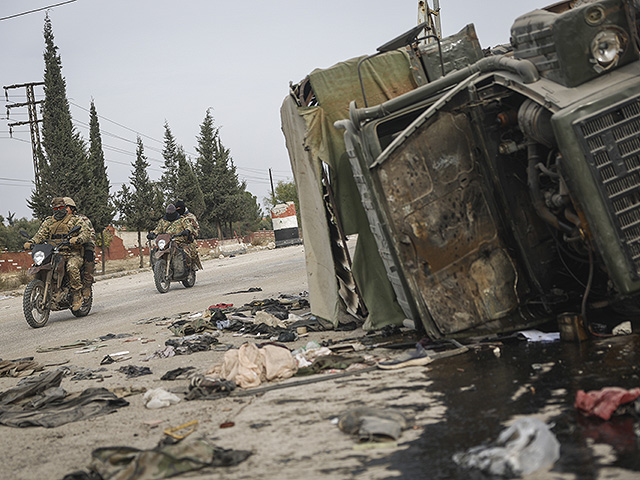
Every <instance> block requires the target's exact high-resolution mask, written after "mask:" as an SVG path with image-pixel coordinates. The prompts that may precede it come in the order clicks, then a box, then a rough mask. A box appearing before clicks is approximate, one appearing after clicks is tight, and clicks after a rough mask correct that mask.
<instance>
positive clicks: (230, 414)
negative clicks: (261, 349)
mask: <svg viewBox="0 0 640 480" xmlns="http://www.w3.org/2000/svg"><path fill="white" fill-rule="evenodd" d="M296 249H297V250H294V249H292V250H291V252H293V254H295V255H301V254H302V249H301V247H299V248H298V247H296ZM267 255H273V254H269V253H265V254H263V256H261V254H260V252H257V253H255V254H249V255H243V256H242V257H243V258H241V259H239V260H238V261H242V262H247V268H252V267H251V263H252V262H254V261H257V262H261V263H263V262H264V260H263V258H265V257H266V256H267ZM289 256H290V255H289ZM223 263H224V261H223V260H215V261H211V262H209V263H208V264H207V265H206V266H205V267H206V270H208V271H210V270H213V269H216V268H218V269H220V270H221V269H223V268H224V265H223ZM236 265H237V264H236ZM236 268H237V267H236ZM253 268H256V267H253ZM268 269H269V270H270V271H272V272H273V270H274V269H273V268H268ZM290 271H291V272H295V274H293V276H294V277H295V278H293V279H291V278H289V279H288V281H290V282H292V283H293V284H295V285H299V287H300V288H297V289H293V288H291V287H289V289H290V291H289V292H284V293H289V294H291V295H293V296H296V295H299V294H300V292H302V291H304V289H305V288H306V277H305V275H304V269H302V270H301V271H300V270H298V269H295V270H294V269H290ZM301 272H302V273H301ZM144 273H145V272H142V275H134V277H133V278H130V279H127V278H125V277H123V278H112V279H111V280H109V282H98V284H96V288H97V289H99V288H105V287H104V283H115V282H136V283H137V282H141V281H145V282H150V279H148V278H147V277H148V275H144ZM285 274H286V272H284V273H283V274H282V275H285ZM143 275H144V276H143ZM274 275H276V274H275V273H274ZM289 276H292V274H290V275H289ZM274 278H279V277H274ZM201 282H203V283H206V279H204V278H203V279H202V280H201ZM282 284H287V283H286V281H285V280H284V279H283V280H282ZM289 285H290V284H289ZM176 288H181V287H176ZM225 288H227V289H228V290H231V289H233V288H234V286H233V285H232V284H228V285H226V286H225ZM147 291H148V290H147ZM272 293H273V292H271V291H269V290H268V289H267V291H265V292H257V293H253V294H252V295H251V296H250V297H247V296H246V294H245V296H244V297H243V294H237V295H236V296H235V297H234V296H231V297H225V298H229V299H230V300H225V301H230V302H234V303H235V304H236V305H241V304H242V299H243V298H247V299H248V300H249V299H255V298H267V297H270V296H273V295H272ZM171 294H174V295H176V292H170V293H169V294H168V295H171ZM261 295H262V296H261ZM105 296H106V294H102V297H105ZM154 298H162V299H165V298H167V296H164V295H163V296H161V297H157V296H156V297H154ZM174 298H175V297H174ZM203 305H205V304H203V303H202V302H200V304H199V306H200V308H194V309H193V310H192V311H191V312H190V314H195V315H198V314H199V313H202V310H201V308H202V306H203ZM164 311H165V312H166V313H165V316H166V317H167V318H162V317H153V318H155V319H154V320H152V319H151V317H150V318H143V319H140V315H138V316H137V317H132V318H135V319H136V320H135V321H130V322H127V323H126V324H128V325H129V326H128V327H127V328H124V329H121V330H119V331H114V333H115V334H118V335H123V334H124V335H128V336H123V337H121V338H109V339H104V340H100V341H97V342H95V343H93V344H92V345H90V346H87V347H84V346H82V345H80V344H78V345H75V346H74V347H72V348H64V349H55V348H54V349H51V350H49V351H39V352H37V353H35V355H34V353H33V352H32V354H31V355H32V356H35V360H36V361H37V362H38V363H39V364H41V365H43V366H45V367H44V372H45V373H46V372H52V371H54V370H56V369H57V368H66V369H68V370H69V375H66V376H65V377H64V378H63V379H62V382H61V386H62V388H64V390H65V391H66V392H67V393H79V392H84V391H86V390H87V389H90V388H105V389H108V390H110V391H118V392H122V391H126V390H129V391H134V392H137V393H134V394H132V395H128V396H126V397H124V399H125V400H126V401H127V402H128V403H129V405H128V406H123V407H120V408H118V409H117V410H116V411H115V412H113V413H111V414H108V415H101V416H95V417H92V418H88V419H84V420H81V421H76V422H71V423H67V424H64V425H61V426H57V427H55V428H43V427H29V428H12V427H8V426H0V434H2V439H3V440H1V441H0V444H1V445H2V456H3V462H2V466H1V467H0V479H12V480H19V479H25V480H27V479H33V478H47V479H48V478H52V479H61V478H63V477H64V476H65V475H67V474H70V473H71V472H74V471H79V470H85V471H86V469H87V467H88V466H89V464H90V462H91V454H92V452H93V451H94V450H95V449H97V448H102V447H110V446H125V447H132V448H137V449H143V450H147V449H151V448H153V447H155V446H156V445H158V443H159V442H160V441H161V440H163V439H165V438H167V435H166V434H165V433H164V430H165V429H170V428H175V427H179V426H181V425H184V424H187V423H189V422H194V421H196V422H197V426H196V428H195V431H194V433H192V434H191V435H189V437H187V438H186V439H185V440H184V441H183V442H185V443H186V442H187V441H192V440H193V441H195V440H196V439H205V440H206V441H207V442H208V443H210V444H214V445H216V446H219V447H222V448H225V449H233V450H243V451H249V452H251V455H250V456H249V457H248V458H247V459H246V460H245V461H243V462H242V463H240V464H238V465H237V466H232V467H218V468H209V469H207V470H205V471H203V472H200V473H197V472H196V473H192V474H187V477H188V478H203V479H204V478H229V479H245V478H246V479H249V478H251V479H253V478H256V476H260V477H263V478H291V479H294V478H296V479H299V478H302V477H307V478H320V477H322V478H335V479H342V478H355V477H356V476H359V474H362V473H363V471H366V475H365V478H393V477H394V476H400V473H399V472H395V473H394V472H393V470H390V469H389V467H388V465H384V462H382V463H381V464H380V465H378V466H372V465H370V463H371V462H372V461H375V460H383V459H384V458H385V456H386V455H387V454H388V452H389V451H390V450H391V451H393V450H395V449H398V448H401V446H400V445H401V444H402V442H406V441H410V440H412V439H415V438H416V437H417V436H418V435H419V434H420V433H421V429H422V428H423V427H424V425H425V424H427V423H428V422H429V418H437V417H438V415H439V413H438V412H439V407H438V402H437V401H436V400H435V399H434V398H430V396H429V395H424V392H423V390H424V391H426V390H427V389H428V385H429V380H428V377H427V376H426V375H425V373H426V370H425V369H424V367H415V368H409V369H407V370H402V371H394V372H391V371H385V370H376V369H371V368H369V369H368V370H367V371H364V372H361V373H358V372H350V373H346V371H345V370H333V371H327V372H326V373H319V374H315V375H311V376H306V377H298V376H296V377H292V378H289V379H286V380H282V381H279V382H268V383H264V384H262V385H261V386H260V387H258V389H256V390H255V393H252V392H251V391H250V390H244V391H241V390H240V389H238V390H236V391H235V392H234V393H233V395H232V396H228V397H223V398H219V399H215V400H206V399H199V400H186V399H185V396H186V394H187V393H188V391H189V384H190V380H189V379H187V378H184V377H179V378H177V379H176V380H161V377H162V376H163V375H165V374H166V373H167V372H169V371H174V370H176V369H179V368H189V367H191V368H192V371H191V373H194V372H195V373H202V374H204V373H205V372H206V371H208V370H209V369H211V368H212V367H213V366H215V365H219V364H221V363H222V362H223V359H224V355H225V351H224V348H223V346H232V347H239V346H240V345H242V344H243V343H247V342H248V343H256V344H261V343H264V342H269V341H270V337H269V336H261V337H258V338H256V337H255V335H247V336H242V335H239V334H238V333H234V332H231V331H218V332H215V334H216V335H218V336H217V340H218V343H217V344H216V345H214V349H212V350H208V351H201V352H195V353H191V354H189V355H176V356H172V357H170V358H151V359H149V360H147V361H143V359H145V358H148V357H149V356H151V355H152V354H153V353H154V352H157V351H159V350H161V349H163V348H165V342H166V341H167V340H169V339H176V338H180V337H177V336H176V335H174V334H173V333H172V332H171V331H170V330H169V329H168V326H169V325H170V324H171V323H172V322H173V321H175V320H176V319H177V316H178V315H179V314H180V313H183V314H185V311H184V309H179V311H169V310H167V309H166V308H165V310H164ZM306 311H308V310H305V309H301V310H296V311H292V313H295V314H298V315H302V314H304V313H305V312H306ZM57 315H61V314H57ZM99 315H101V313H100V310H99V309H98V310H96V318H100V316H99ZM181 318H183V319H184V318H187V319H188V318H190V317H189V315H183V316H182V317H181ZM17 325H18V328H23V327H24V325H22V324H20V323H18V324H17ZM62 325H64V322H63V323H54V324H53V325H47V326H46V327H45V328H44V329H38V330H37V331H33V330H25V333H26V334H27V335H30V334H41V333H43V331H44V330H45V329H47V328H50V329H51V330H50V332H54V329H55V331H57V330H61V326H62ZM77 325H79V326H80V325H83V323H81V322H78V323H77ZM12 328H15V327H12ZM309 330H311V329H309ZM91 331H93V330H91ZM408 332H409V331H407V333H408ZM45 333H46V332H45ZM78 335H83V333H80V332H75V333H74V332H70V331H69V332H67V335H66V336H59V335H57V336H52V337H51V338H50V340H49V341H48V342H47V343H45V345H49V346H51V345H58V346H65V345H73V344H74V342H75V341H77V339H78V338H79V337H78ZM365 337H366V333H365V332H363V331H362V330H361V329H356V330H352V331H334V330H329V331H318V332H315V331H308V332H307V333H306V334H305V335H303V336H301V337H299V338H298V339H297V340H295V341H293V342H288V343H286V344H285V345H286V347H287V348H289V349H290V350H296V349H299V348H301V347H305V346H307V345H308V343H309V342H316V343H317V344H340V343H344V342H345V341H346V342H347V343H348V344H350V345H351V344H354V343H356V344H360V343H359V342H360V340H361V339H363V338H365ZM383 341H386V340H383ZM401 341H408V342H409V343H410V342H412V341H415V339H413V337H412V336H411V334H410V333H408V336H407V338H403V339H401ZM56 342H57V343H56ZM40 344H41V345H42V344H43V342H42V341H41V342H40ZM32 348H33V347H32ZM352 348H353V347H350V346H346V347H344V348H343V349H341V350H340V353H342V354H345V355H347V356H352V357H353V356H358V357H364V359H366V362H368V363H366V362H365V363H361V364H360V365H359V367H360V368H362V367H366V366H367V365H371V364H373V363H374V362H375V360H377V359H384V358H389V357H392V356H395V355H397V354H398V353H399V352H398V351H392V350H388V349H384V348H372V347H371V346H369V347H367V348H366V349H364V350H360V351H357V352H356V351H354V350H352ZM356 348H360V347H356ZM10 350H12V352H11V353H12V354H16V353H17V352H18V351H20V352H23V353H22V354H21V355H22V356H26V355H27V352H26V351H24V350H23V349H16V350H14V348H11V349H10ZM85 351H86V353H79V352H85ZM123 351H127V352H129V353H127V354H125V355H124V357H125V358H128V359H127V360H124V361H118V362H115V363H111V364H105V365H100V362H101V360H102V359H103V358H104V357H105V356H106V355H107V354H115V353H119V352H123ZM0 358H3V359H4V360H8V359H9V358H7V357H4V356H3V355H2V354H0ZM114 358H115V356H114ZM11 359H12V360H15V358H14V357H11ZM128 365H134V366H138V367H147V368H149V370H150V371H151V374H148V375H142V376H136V377H132V378H127V376H126V375H125V374H124V373H123V372H121V371H120V368H121V367H123V366H128ZM359 367H358V365H356V366H355V368H359ZM352 368H353V367H352ZM88 371H90V372H92V374H90V375H89V377H93V378H88V379H82V380H80V379H76V380H74V379H73V378H74V372H75V373H76V374H77V373H78V372H80V373H84V374H87V372H88ZM41 373H43V372H34V374H33V375H32V376H31V377H29V378H36V377H38V376H39V375H40V374H41ZM76 378H80V377H76ZM19 380H20V378H16V377H10V376H9V377H0V392H6V391H8V390H10V389H12V388H14V387H16V386H17V384H18V382H19ZM409 383H410V384H412V385H413V386H422V387H424V388H418V389H416V390H415V392H414V393H413V394H407V393H406V392H404V393H402V394H399V392H403V388H404V387H405V386H406V385H407V384H409ZM274 385H276V386H278V387H284V386H286V385H292V386H290V387H286V388H276V389H273V390H269V391H263V390H260V389H261V388H264V387H265V386H267V387H270V386H274ZM156 388H162V389H164V390H166V391H168V392H173V393H175V394H176V396H178V397H179V398H180V399H181V401H180V402H179V403H177V404H174V405H171V406H168V407H166V408H159V409H148V408H146V407H145V401H144V399H143V393H142V392H143V391H144V390H151V389H156ZM360 406H369V407H380V408H383V407H384V408H388V407H391V406H393V407H395V408H398V409H401V410H403V412H404V413H406V415H407V418H410V419H411V426H408V428H407V429H406V430H404V431H403V432H402V436H401V438H400V439H399V441H398V442H396V443H384V444H377V445H374V446H373V447H375V448H371V447H368V448H363V446H362V444H360V443H359V442H358V441H357V440H356V439H355V438H353V437H352V436H350V435H348V434H346V433H344V432H343V431H341V430H340V429H339V428H338V426H337V425H336V424H335V421H336V418H337V417H338V416H340V415H341V414H343V413H345V412H346V411H348V410H349V409H352V408H354V407H360ZM404 406H406V408H403V407H404ZM414 426H415V428H414ZM223 427H224V428H223Z"/></svg>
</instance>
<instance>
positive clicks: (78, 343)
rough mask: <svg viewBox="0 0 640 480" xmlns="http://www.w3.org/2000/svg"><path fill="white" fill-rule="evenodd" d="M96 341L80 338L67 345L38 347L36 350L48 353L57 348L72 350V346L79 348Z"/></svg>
mask: <svg viewBox="0 0 640 480" xmlns="http://www.w3.org/2000/svg"><path fill="white" fill-rule="evenodd" d="M93 343H94V342H93V341H92V340H78V341H76V342H74V343H69V344H67V345H60V346H58V347H46V348H44V347H38V348H36V352H37V353H48V352H55V351H57V350H70V349H72V348H78V347H86V346H87V345H91V344H93Z"/></svg>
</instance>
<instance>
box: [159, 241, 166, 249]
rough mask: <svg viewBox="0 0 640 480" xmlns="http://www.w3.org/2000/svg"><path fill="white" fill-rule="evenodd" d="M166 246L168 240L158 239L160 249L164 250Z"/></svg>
mask: <svg viewBox="0 0 640 480" xmlns="http://www.w3.org/2000/svg"><path fill="white" fill-rule="evenodd" d="M166 246H167V241H166V240H158V248H159V249H160V250H163V249H164V247H166Z"/></svg>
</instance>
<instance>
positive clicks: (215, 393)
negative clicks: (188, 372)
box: [185, 375, 236, 400]
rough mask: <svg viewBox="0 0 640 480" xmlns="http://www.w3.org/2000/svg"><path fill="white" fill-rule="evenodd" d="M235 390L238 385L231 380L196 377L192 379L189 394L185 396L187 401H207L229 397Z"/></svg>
mask: <svg viewBox="0 0 640 480" xmlns="http://www.w3.org/2000/svg"><path fill="white" fill-rule="evenodd" d="M235 388H236V384H235V382H233V381H231V380H225V379H223V378H209V377H205V376H204V375H194V376H192V377H191V382H190V384H189V392H188V393H187V395H186V396H185V400H197V399H206V398H208V397H219V396H221V395H228V394H229V393H231V392H232V391H233V390H235Z"/></svg>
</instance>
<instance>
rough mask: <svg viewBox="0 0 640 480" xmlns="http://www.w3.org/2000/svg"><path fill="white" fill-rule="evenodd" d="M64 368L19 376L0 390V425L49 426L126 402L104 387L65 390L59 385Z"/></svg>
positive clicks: (112, 409)
mask: <svg viewBox="0 0 640 480" xmlns="http://www.w3.org/2000/svg"><path fill="white" fill-rule="evenodd" d="M64 375H65V371H64V369H62V368H61V369H56V370H52V371H50V372H44V373H41V374H40V375H39V376H38V377H35V378H34V377H27V378H23V379H22V380H21V381H20V382H18V385H17V386H15V387H14V388H11V389H9V390H5V391H4V392H1V393H0V425H6V426H8V427H21V428H24V427H35V426H40V427H46V428H53V427H58V426H60V425H65V424H67V423H70V422H76V421H79V420H84V419H86V418H90V417H94V416H97V415H106V414H108V413H111V412H114V411H116V410H117V409H118V408H120V407H125V406H127V405H129V402H127V401H126V400H124V399H122V398H118V397H116V396H115V395H114V394H113V393H112V392H110V391H109V390H107V389H105V388H95V387H94V388H88V389H86V390H83V391H82V392H77V393H73V394H67V393H66V392H65V391H64V389H62V388H61V387H60V382H61V381H62V378H63V377H64Z"/></svg>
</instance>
